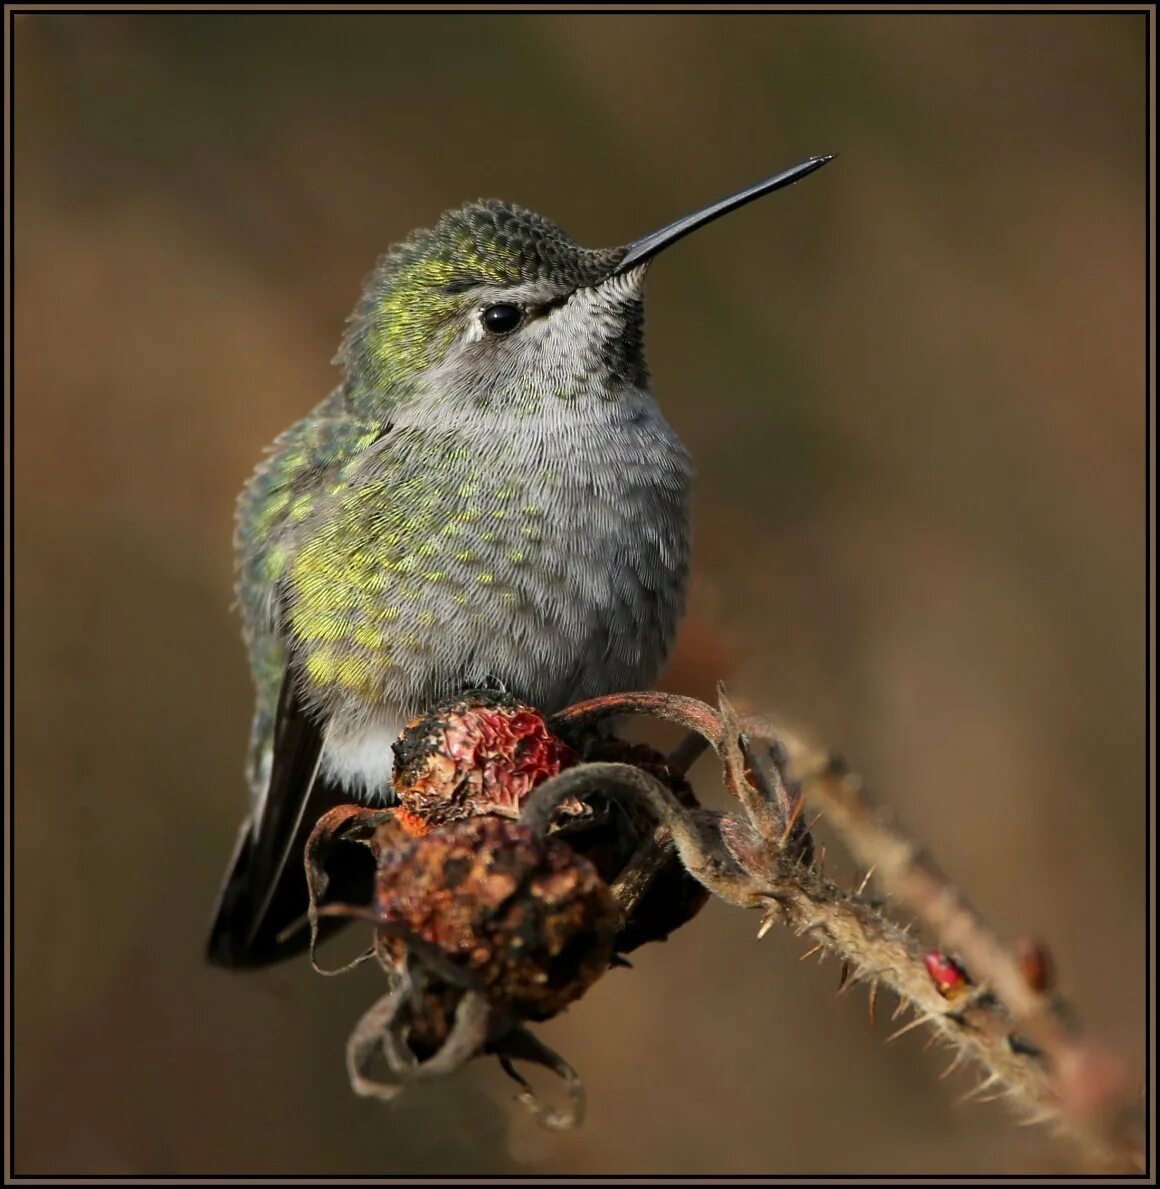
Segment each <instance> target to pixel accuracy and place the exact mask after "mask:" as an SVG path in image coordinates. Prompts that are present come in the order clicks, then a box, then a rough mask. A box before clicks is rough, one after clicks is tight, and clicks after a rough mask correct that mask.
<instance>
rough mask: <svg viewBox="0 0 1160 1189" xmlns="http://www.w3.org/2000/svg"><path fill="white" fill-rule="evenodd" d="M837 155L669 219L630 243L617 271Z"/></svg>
mask: <svg viewBox="0 0 1160 1189" xmlns="http://www.w3.org/2000/svg"><path fill="white" fill-rule="evenodd" d="M833 159H834V154H833V153H831V154H830V155H829V156H826V157H811V158H810V159H809V160H808V161H803V162H802V163H801V164H800V165H795V166H794V167H793V168H792V169H784V170H782V172H781V173H777V174H774V175H773V177H771V178H766V179H765V181H763V182H758V183H757V184H756V185H753V186H749V187H748V188H747V189H745V190H739V191H738V192H737V193H736V194H731V195H730V196H729V197H728V198H722V199H721V201H720V202H714V203H713V204H712V205H711V206H707V207H704V208H703V209H701V210H699V211H694V212H693V214H691V215H685V216H684V217H683V218H681V219H677V220H676V221H675V222H673V223H669V224H668V225H667V226H665V227H662V228H660V230H658V231H653V232H650V233H649V234H648V235H646V236H644V237H643V238H642V239H638V240H637V241H636V242H635V243H632V244H629V246H628V251H627V252H626V253H625V255H624V256H623V257H621V259H620V260H619V261H618V263H617V265H616V268H615V270H614V273H613V275H616V274H617V273H622V272H625V271H627V270H628V269H630V268H635V267H636V266H637V265H640V264H643V263H645V261H647V260H651V259H652V258H653V257H654V256H655V255H656V254H657V253H658V252H663V251H664V249H665V248H667V247H669V246H670V245H671V244H675V243H676V242H677V240H679V239H684V238H685V236H686V235H688V234H690V232H693V231H696V230H697V228H698V227H704V226H705V224H706V223H712V222H713V220H714V219H719V218H720V217H721V216H722V215H727V214H729V212H730V211H735V210H736V209H737V208H738V207H740V206H744V205H745V204H746V203H747V202H752V201H753V200H754V199H755V198H761V197H762V195H764V194H772V193H773V192H774V190H781V189H782V188H783V187H785V186H792V185H793V184H794V182H800V181H801V179H802V178H804V177H808V176H809V175H810V174H811V173H813V172H814V170H816V169H821V168H822V166H823V165H825V164H826V162H827V161H833Z"/></svg>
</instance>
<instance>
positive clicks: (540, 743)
mask: <svg viewBox="0 0 1160 1189" xmlns="http://www.w3.org/2000/svg"><path fill="white" fill-rule="evenodd" d="M394 752H395V793H396V795H397V796H398V798H399V801H400V804H401V809H400V813H399V820H400V822H401V823H402V825H403V827H404V828H405V829H406V830H407V832H408V833H410V834H413V835H420V834H425V833H427V831H429V830H433V829H435V828H436V827H438V826H441V825H444V824H445V823H447V822H456V821H462V820H463V819H465V818H469V817H473V816H475V815H477V814H497V815H499V816H502V817H509V818H516V817H518V816H519V813H520V807H521V806H522V805H523V803H524V800H525V799H526V797H527V796H528V794H529V793H530V792H531V791H532V789H534V788H535V787H536V785H538V784H541V783H542V782H543V781H545V780H547V779H548V778H549V777H551V776H555V775H556V774H557V773H558V772H560V771H561V770H562V769H564V768H567V767H569V766H571V765H572V764H574V763H575V762H576V758H577V757H576V753H575V752H574V751H573V750H572V749H571V748H570V747H569V746H568V745H567V744H566V743H564V742H563V740H561V739H558V738H557V737H556V736H555V735H553V734H552V732H551V731H549V730H548V724H547V723H546V722H545V721H544V716H543V715H542V714H540V712H539V711H538V710H534V709H532V707H530V706H525V705H523V704H522V703H521V702H519V701H517V700H516V699H515V698H511V697H508V696H507V695H503V694H472V695H469V696H467V697H465V698H462V699H460V700H459V701H457V702H455V703H453V704H451V705H450V706H444V707H441V708H440V709H438V710H435V711H433V712H432V713H430V714H427V715H424V716H423V717H422V718H417V719H415V720H414V722H412V723H410V724H409V725H408V726H407V728H406V730H404V732H403V734H402V735H401V736H400V737H399V740H398V742H397V743H396V744H395V745H394ZM580 808H581V807H580V806H575V807H573V811H578V810H579V809H580Z"/></svg>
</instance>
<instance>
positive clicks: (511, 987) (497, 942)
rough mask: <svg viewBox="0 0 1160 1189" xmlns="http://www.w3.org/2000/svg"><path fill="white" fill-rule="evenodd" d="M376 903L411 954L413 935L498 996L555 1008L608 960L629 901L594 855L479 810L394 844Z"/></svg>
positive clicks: (392, 935)
mask: <svg viewBox="0 0 1160 1189" xmlns="http://www.w3.org/2000/svg"><path fill="white" fill-rule="evenodd" d="M374 913H375V917H376V919H377V920H378V921H379V922H380V923H381V924H383V925H396V926H402V927H403V931H404V932H403V933H402V935H400V934H398V933H396V932H394V931H393V930H391V929H384V930H383V931H382V934H381V936H380V944H381V945H382V947H383V948H384V949H385V950H387V951H388V952H389V953H391V954H393V955H394V956H395V957H396V959H397V960H398V961H399V962H400V963H401V961H402V958H403V952H404V950H405V949H406V947H407V944H408V940H407V939H408V938H413V939H415V940H417V941H419V942H422V943H425V944H426V945H427V946H429V947H431V949H432V950H433V951H435V952H436V953H437V954H438V956H439V958H440V959H441V960H443V961H445V962H448V963H450V964H451V965H453V966H456V967H458V968H460V969H461V970H462V971H463V972H464V973H465V974H466V975H467V976H469V978H471V979H472V980H473V981H476V982H477V983H478V985H479V988H480V989H481V990H482V991H483V992H484V994H485V995H487V997H488V998H489V999H490V1000H491V1001H492V1002H493V1003H494V1004H496V1006H498V1007H501V1008H507V1009H509V1010H511V1011H513V1012H515V1013H516V1014H517V1015H518V1016H520V1017H522V1018H526V1019H533V1020H543V1019H547V1018H548V1017H549V1016H553V1015H555V1014H556V1013H557V1012H558V1011H560V1010H561V1009H562V1008H563V1007H565V1006H566V1005H567V1004H568V1003H570V1002H572V1000H574V999H576V998H578V997H579V996H580V995H582V994H583V993H584V992H585V991H586V990H587V989H588V987H590V986H591V985H592V983H594V982H595V981H596V979H597V978H599V977H600V975H602V974H603V973H604V972H605V971H606V970H607V969H608V967H609V963H610V962H611V960H612V953H613V943H614V941H615V939H616V934H617V930H618V929H619V927H620V923H621V922H620V916H621V914H620V908H619V906H618V904H617V902H616V900H615V899H614V897H613V895H612V893H611V892H610V891H609V889H608V886H607V884H605V883H604V881H603V880H602V879H601V878H600V876H599V875H598V874H597V872H596V869H595V868H594V867H593V866H592V864H591V863H589V862H588V861H587V860H586V859H584V858H583V857H581V856H580V855H578V854H576V852H575V851H573V850H572V849H571V847H569V846H567V845H566V844H565V843H563V842H562V841H560V840H559V839H556V838H553V837H548V838H546V839H537V838H536V836H535V835H534V834H533V832H532V831H531V830H529V829H528V828H527V827H525V826H520V825H518V824H516V823H515V822H510V821H504V820H503V819H501V818H496V817H479V818H474V819H472V820H470V821H465V822H458V823H455V824H453V825H449V826H445V827H443V828H442V829H440V830H438V831H436V832H434V833H430V834H427V835H425V836H423V837H421V838H415V839H412V840H409V841H406V842H403V843H401V844H395V845H393V846H390V847H388V848H387V849H385V850H384V851H383V852H382V853H381V854H380V856H379V868H378V872H377V875H376V884H375V900H374Z"/></svg>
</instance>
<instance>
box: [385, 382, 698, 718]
mask: <svg viewBox="0 0 1160 1189" xmlns="http://www.w3.org/2000/svg"><path fill="white" fill-rule="evenodd" d="M375 474H376V470H375V467H374V466H371V467H369V468H368V471H367V478H366V482H367V484H368V485H369V487H370V488H371V489H373V485H374V483H375V482H376V479H375ZM381 474H382V477H383V479H384V480H385V482H384V484H383V489H382V491H381V496H380V498H381V499H382V500H383V501H384V507H383V509H382V510H381V512H379V513H377V514H376V515H377V519H375V526H374V532H375V534H377V537H378V540H379V542H380V546H379V549H378V556H379V558H380V560H381V563H382V564H383V565H384V566H385V567H386V568H387V570H388V575H387V576H388V581H386V582H383V583H380V584H379V594H378V595H376V597H377V598H378V599H379V600H380V607H379V608H378V613H379V614H380V615H381V613H382V610H383V606H384V605H389V606H390V607H391V608H393V610H394V612H396V614H395V618H394V620H393V621H392V625H393V627H392V631H391V633H390V636H391V639H390V649H391V653H392V656H391V665H390V669H389V670H388V671H387V672H386V673H385V674H384V677H385V681H384V688H383V698H382V701H383V702H384V703H386V704H390V705H392V706H401V707H402V708H403V709H404V710H405V711H406V712H412V711H415V710H418V709H421V708H422V707H424V706H428V705H430V704H432V703H433V702H436V701H438V700H440V699H442V698H445V697H447V696H450V695H453V694H454V693H456V692H458V690H459V689H461V688H463V687H464V686H471V685H476V684H480V683H483V682H485V681H491V682H498V683H499V684H501V685H502V686H503V687H505V688H507V689H508V690H510V691H511V692H513V693H516V694H518V695H519V696H521V697H524V698H526V699H528V700H529V701H531V702H532V703H533V704H536V705H539V706H541V707H543V708H545V709H548V710H551V709H556V708H559V707H562V706H564V705H566V704H567V703H568V702H570V701H573V700H576V699H577V698H582V697H588V696H593V695H595V694H597V693H602V692H609V691H612V690H615V689H620V688H627V687H633V686H639V685H641V684H644V683H648V682H651V681H652V680H653V678H654V677H655V676H656V672H657V670H658V668H659V667H660V665H661V663H662V662H663V660H664V657H665V655H666V653H667V651H668V648H669V646H670V644H671V641H672V637H673V634H674V632H675V628H676V624H677V621H678V619H679V617H680V614H681V612H682V610H683V606H684V597H685V585H686V575H687V567H688V501H689V482H690V461H689V456H688V454H687V452H686V450H685V448H684V447H683V445H682V444H681V443H680V441H679V439H678V438H677V437H676V435H675V434H674V432H673V431H672V429H671V428H670V427H669V426H668V424H667V423H666V422H665V420H664V418H663V416H662V415H661V413H660V410H659V409H658V408H657V406H656V404H655V403H654V402H653V400H652V398H651V397H650V396H649V395H648V394H647V393H644V392H640V391H638V390H632V391H631V392H630V393H629V394H627V395H626V396H625V397H622V398H621V399H619V400H599V401H585V402H584V403H583V405H582V406H580V405H570V404H568V403H567V402H561V401H549V402H547V403H546V405H541V406H540V407H538V408H531V409H525V410H523V411H522V412H517V413H513V414H512V415H511V416H507V417H504V418H503V419H502V420H499V421H497V420H496V419H495V418H494V417H487V418H485V417H480V418H471V417H464V418H460V419H459V420H458V421H457V422H456V423H455V424H453V425H450V426H449V425H448V424H447V423H446V420H445V419H444V420H440V421H437V422H434V423H433V422H432V421H430V420H426V419H424V420H418V421H416V422H414V423H411V424H405V425H401V426H399V427H398V428H397V429H396V431H395V432H394V433H393V434H392V438H391V442H390V444H389V447H385V448H384V454H383V468H382V471H381ZM372 503H373V501H372ZM388 505H389V506H388ZM370 613H371V614H372V616H373V614H374V612H373V611H371V612H370ZM364 709H366V707H365V704H364Z"/></svg>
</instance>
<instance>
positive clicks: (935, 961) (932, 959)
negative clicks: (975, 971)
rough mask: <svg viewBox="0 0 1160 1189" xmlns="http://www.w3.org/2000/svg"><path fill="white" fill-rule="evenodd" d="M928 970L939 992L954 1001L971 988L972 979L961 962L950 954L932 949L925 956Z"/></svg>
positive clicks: (924, 959) (924, 960)
mask: <svg viewBox="0 0 1160 1189" xmlns="http://www.w3.org/2000/svg"><path fill="white" fill-rule="evenodd" d="M923 962H924V963H925V965H926V972H927V974H929V975H930V978H931V982H933V983H934V985H935V988H936V989H937V991H938V993H939V994H940V995H941V996H942V997H943V998H944V999H947V1000H950V1001H951V1002H953V1001H954V1000H956V999H958V998H959V997H960V996H962V995H964V994H965V993H966V992H967V991H969V990H970V988H971V985H972V984H971V979H970V976H969V975H968V974H967V972H966V970H964V969H963V966H962V964H961V963H960V962H958V961H956V960H955V959H954V958H952V957H951V956H950V955H949V954H944V953H940V952H939V951H938V950H931V951H930V952H929V953H927V954H926V955H925V956H924V957H923Z"/></svg>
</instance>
